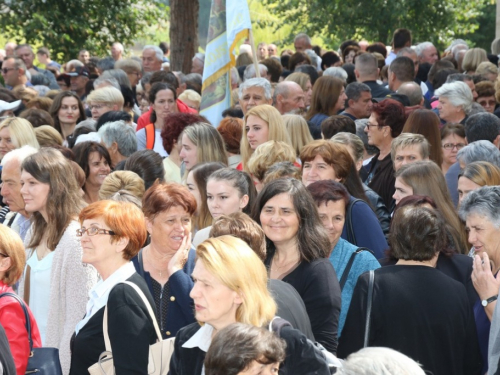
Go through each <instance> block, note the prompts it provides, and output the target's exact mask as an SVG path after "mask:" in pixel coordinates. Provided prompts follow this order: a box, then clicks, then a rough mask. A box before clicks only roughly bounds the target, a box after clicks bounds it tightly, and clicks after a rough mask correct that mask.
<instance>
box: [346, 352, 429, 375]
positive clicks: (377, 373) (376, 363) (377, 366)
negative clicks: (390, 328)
mask: <svg viewBox="0 0 500 375" xmlns="http://www.w3.org/2000/svg"><path fill="white" fill-rule="evenodd" d="M337 374H339V375H359V374H363V375H394V374H405V375H425V372H424V370H422V368H421V367H420V365H419V364H418V363H417V362H415V361H414V360H413V359H411V358H410V357H408V356H406V355H404V354H403V353H400V352H398V351H396V350H394V349H389V348H382V347H368V348H363V349H361V350H359V351H357V352H355V353H352V354H351V355H350V356H349V357H347V360H345V361H344V363H343V366H342V367H341V368H339V369H338V370H337Z"/></svg>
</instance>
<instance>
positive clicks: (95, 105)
mask: <svg viewBox="0 0 500 375" xmlns="http://www.w3.org/2000/svg"><path fill="white" fill-rule="evenodd" d="M102 107H109V106H108V105H107V104H94V105H89V108H90V110H93V109H101V108H102Z"/></svg>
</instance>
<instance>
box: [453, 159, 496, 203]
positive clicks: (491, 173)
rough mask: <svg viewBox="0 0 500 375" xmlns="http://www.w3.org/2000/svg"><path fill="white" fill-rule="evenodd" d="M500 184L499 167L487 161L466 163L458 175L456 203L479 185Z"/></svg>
mask: <svg viewBox="0 0 500 375" xmlns="http://www.w3.org/2000/svg"><path fill="white" fill-rule="evenodd" d="M496 185H500V168H498V167H497V166H496V165H493V164H491V163H489V162H487V161H476V162H473V163H470V164H467V165H466V166H465V168H464V169H463V170H462V172H461V173H460V174H459V175H458V203H459V204H460V203H461V202H462V200H463V199H464V198H465V197H466V196H467V194H469V193H470V192H471V191H474V190H476V189H479V188H480V187H481V186H496Z"/></svg>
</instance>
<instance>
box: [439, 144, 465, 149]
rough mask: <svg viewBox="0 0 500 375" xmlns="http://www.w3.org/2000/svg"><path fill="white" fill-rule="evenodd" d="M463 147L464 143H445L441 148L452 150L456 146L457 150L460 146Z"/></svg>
mask: <svg viewBox="0 0 500 375" xmlns="http://www.w3.org/2000/svg"><path fill="white" fill-rule="evenodd" d="M464 147H465V143H457V144H453V143H445V144H444V145H443V148H444V149H445V150H453V149H454V148H456V149H457V150H460V149H461V148H464Z"/></svg>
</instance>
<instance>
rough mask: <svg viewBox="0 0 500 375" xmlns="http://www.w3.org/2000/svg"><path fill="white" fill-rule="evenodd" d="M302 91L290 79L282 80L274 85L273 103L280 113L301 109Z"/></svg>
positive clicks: (302, 104) (302, 105)
mask: <svg viewBox="0 0 500 375" xmlns="http://www.w3.org/2000/svg"><path fill="white" fill-rule="evenodd" d="M304 98H305V95H304V91H303V90H302V88H301V87H300V86H299V84H297V83H295V82H292V81H283V82H281V83H278V85H276V88H275V89H274V95H273V103H274V106H275V107H276V109H277V110H278V111H279V112H280V113H281V114H285V113H289V112H296V111H302V110H303V109H304V108H305V103H304Z"/></svg>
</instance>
